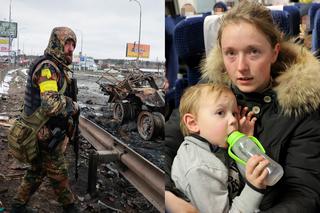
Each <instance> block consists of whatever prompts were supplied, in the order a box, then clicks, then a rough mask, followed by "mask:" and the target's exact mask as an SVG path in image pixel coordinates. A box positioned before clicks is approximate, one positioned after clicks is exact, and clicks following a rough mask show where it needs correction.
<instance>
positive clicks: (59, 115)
mask: <svg viewBox="0 0 320 213" xmlns="http://www.w3.org/2000/svg"><path fill="white" fill-rule="evenodd" d="M76 41H77V40H76V35H75V33H74V32H73V31H72V30H71V29H69V28H67V27H56V28H54V29H53V30H52V33H51V37H50V41H49V44H48V47H47V48H46V50H45V52H44V55H43V56H40V57H39V58H38V59H36V60H35V61H34V62H33V64H31V66H30V69H29V73H28V80H27V85H26V91H25V100H24V113H25V114H26V115H31V114H32V113H33V112H35V110H37V109H38V108H39V107H41V108H42V110H43V111H44V112H45V114H46V115H48V116H49V117H50V118H49V120H48V121H47V122H46V123H45V125H44V126H43V127H42V128H41V129H40V131H39V132H38V134H37V138H38V145H39V150H40V155H39V156H38V157H37V158H36V159H35V160H33V161H32V163H31V167H30V168H29V169H28V170H27V172H26V174H25V176H24V178H23V181H22V183H21V185H20V187H19V189H18V192H17V194H16V196H15V197H14V202H13V204H12V210H11V212H32V209H31V208H30V207H26V204H27V202H28V201H29V199H30V197H31V195H32V194H33V193H34V192H35V191H36V190H37V189H38V187H39V186H40V184H41V182H42V180H43V178H44V177H47V178H49V180H50V182H51V185H52V187H53V189H54V192H55V194H56V195H57V196H58V201H59V203H61V204H62V206H63V209H64V212H78V211H79V210H78V208H77V207H76V206H75V204H74V203H75V198H74V196H73V194H72V192H71V190H70V186H69V180H68V171H67V166H66V163H65V159H64V151H65V147H66V144H67V143H68V140H69V137H70V136H68V135H71V134H68V131H67V133H66V134H58V135H59V143H57V144H58V145H57V146H56V147H54V149H53V150H50V149H49V147H48V145H49V144H50V142H52V140H53V138H54V137H55V136H56V135H55V134H54V133H56V132H55V130H60V132H61V131H62V130H68V129H69V130H70V131H72V130H71V128H70V124H72V122H73V119H72V116H74V115H75V114H77V112H78V105H77V103H76V102H73V101H72V99H71V95H70V94H72V92H74V91H70V89H71V86H70V82H71V78H70V75H71V74H70V72H71V70H70V69H69V68H68V65H70V64H71V63H72V56H73V51H74V49H75V46H76ZM64 84H66V85H67V87H65V85H64ZM62 87H65V88H66V89H65V92H64V93H63V94H61V92H60V93H59V91H60V90H61V88H62ZM58 133H59V132H58Z"/></svg>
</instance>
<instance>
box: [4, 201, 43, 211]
mask: <svg viewBox="0 0 320 213" xmlns="http://www.w3.org/2000/svg"><path fill="white" fill-rule="evenodd" d="M10 213H38V210H36V209H33V208H31V207H29V206H26V205H25V204H17V203H14V204H12V205H11V211H10Z"/></svg>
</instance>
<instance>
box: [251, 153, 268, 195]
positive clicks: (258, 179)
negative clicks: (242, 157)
mask: <svg viewBox="0 0 320 213" xmlns="http://www.w3.org/2000/svg"><path fill="white" fill-rule="evenodd" d="M268 164H269V161H268V160H267V159H265V158H264V157H262V156H260V155H254V156H252V157H251V158H250V159H249V160H248V162H247V165H246V178H247V181H249V182H250V183H251V184H252V185H253V186H255V187H257V188H258V189H265V188H266V184H265V179H266V177H267V176H268V170H267V169H266V168H267V166H268Z"/></svg>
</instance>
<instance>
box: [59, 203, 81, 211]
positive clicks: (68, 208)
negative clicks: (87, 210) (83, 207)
mask: <svg viewBox="0 0 320 213" xmlns="http://www.w3.org/2000/svg"><path fill="white" fill-rule="evenodd" d="M79 212H80V210H79V208H78V207H77V206H76V205H75V204H74V203H70V204H68V205H65V206H63V213H79Z"/></svg>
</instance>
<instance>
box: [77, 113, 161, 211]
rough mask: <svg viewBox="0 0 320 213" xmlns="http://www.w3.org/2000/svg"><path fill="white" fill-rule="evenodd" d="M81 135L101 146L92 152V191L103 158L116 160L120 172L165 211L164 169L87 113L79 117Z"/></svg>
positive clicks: (90, 167) (90, 175)
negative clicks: (94, 121) (106, 129)
mask: <svg viewBox="0 0 320 213" xmlns="http://www.w3.org/2000/svg"><path fill="white" fill-rule="evenodd" d="M79 127H80V131H81V135H82V136H83V137H84V138H86V140H88V141H89V142H90V143H91V144H92V145H93V146H94V148H95V149H96V150H97V151H96V152H95V153H92V154H91V155H90V159H89V180H88V191H89V192H90V191H91V192H93V191H94V190H95V183H96V171H97V165H98V163H99V162H103V161H104V162H106V161H116V162H117V163H118V164H120V168H121V169H119V172H120V173H121V174H122V175H123V176H124V177H125V178H126V179H127V180H128V181H129V182H130V183H131V184H132V185H133V186H134V187H135V188H136V189H137V190H138V191H139V192H140V193H142V194H143V195H144V196H145V197H146V199H147V200H148V201H149V202H150V203H151V204H152V205H154V206H155V207H156V208H157V209H158V210H159V211H160V212H164V208H165V207H164V206H165V205H164V172H163V171H162V170H161V169H159V168H158V167H156V166H155V165H154V164H152V163H151V162H149V161H148V160H146V159H145V158H144V157H142V156H141V155H140V154H138V153H137V152H135V151H134V150H132V149H131V148H129V147H128V146H127V145H126V144H125V143H123V142H122V141H121V140H120V139H118V138H116V137H115V136H113V135H112V134H110V133H109V132H107V131H105V130H104V129H103V128H101V127H99V126H98V125H96V124H95V123H93V122H91V121H89V120H88V119H86V118H84V117H82V116H81V117H80V119H79Z"/></svg>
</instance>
